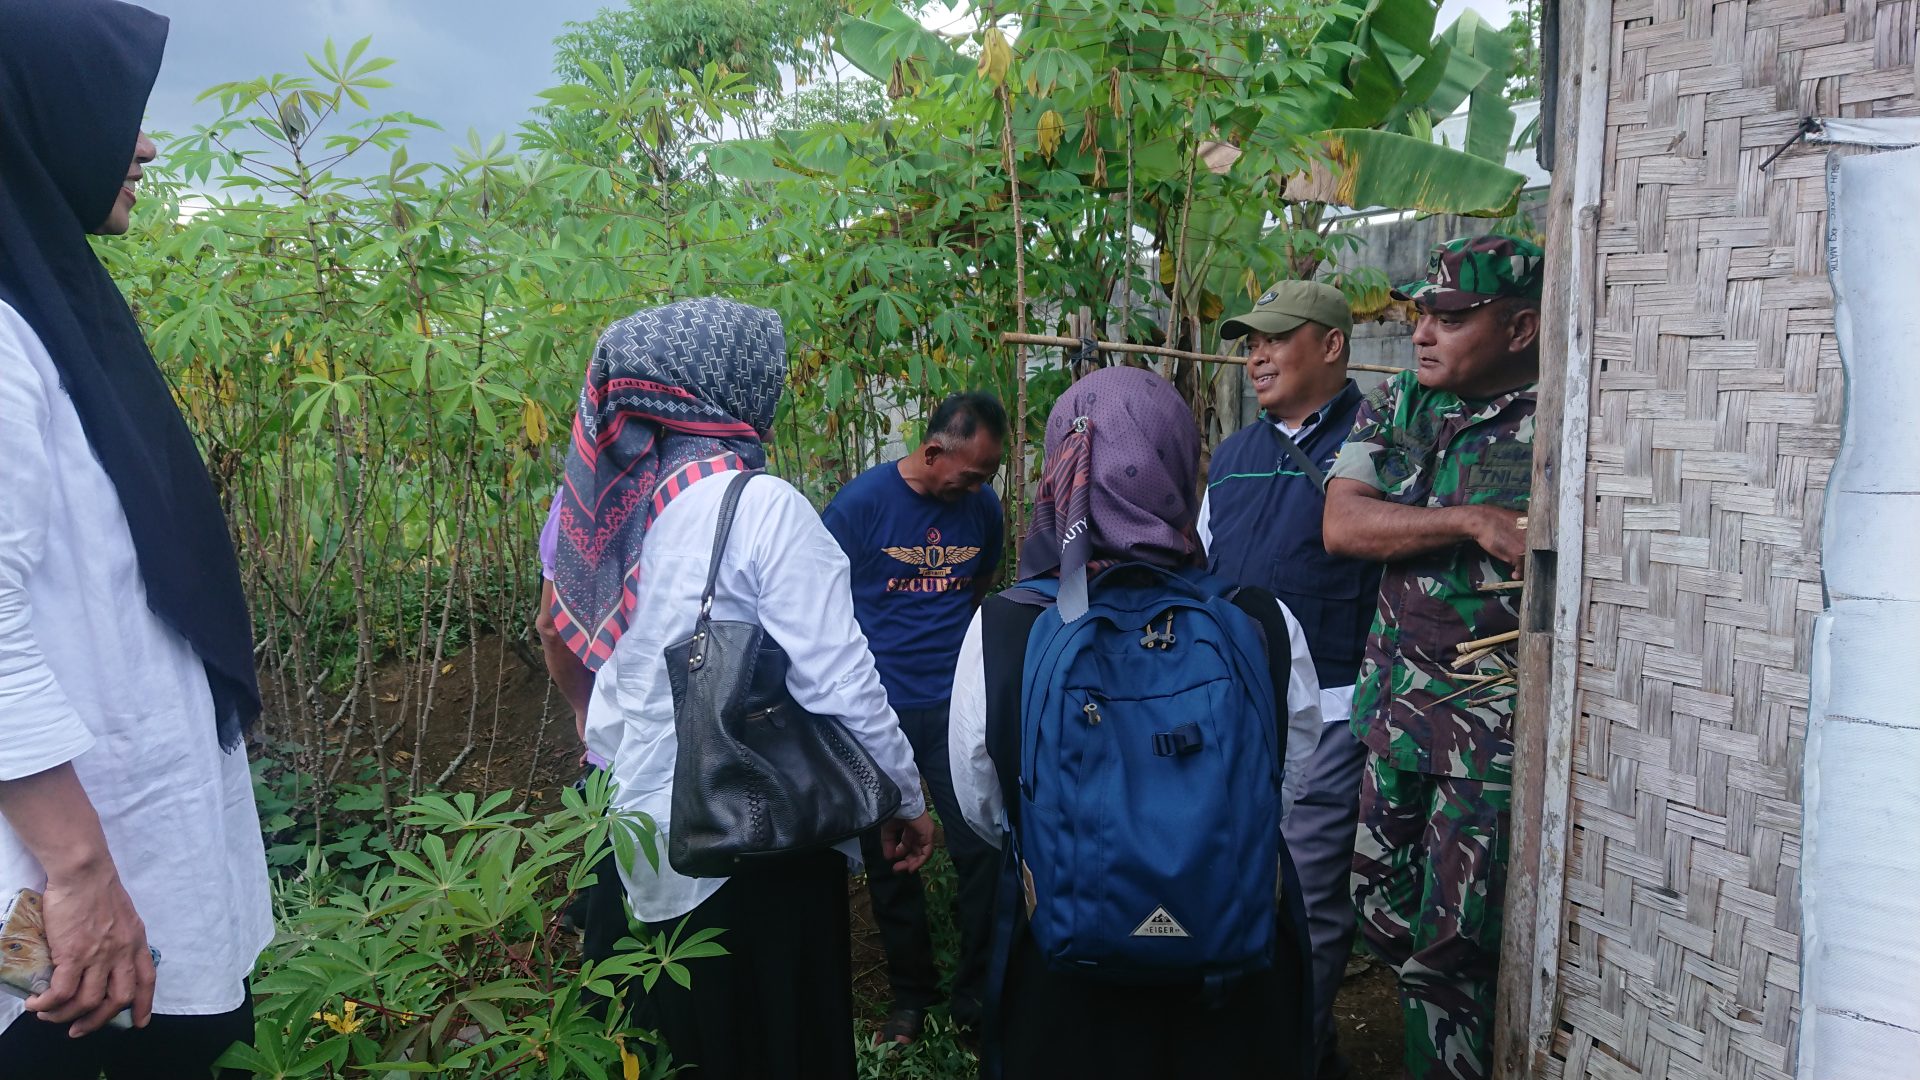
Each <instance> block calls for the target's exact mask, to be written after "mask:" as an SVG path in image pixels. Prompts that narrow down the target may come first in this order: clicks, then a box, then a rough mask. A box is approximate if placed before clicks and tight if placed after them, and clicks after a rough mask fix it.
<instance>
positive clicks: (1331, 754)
mask: <svg viewBox="0 0 1920 1080" xmlns="http://www.w3.org/2000/svg"><path fill="white" fill-rule="evenodd" d="M1366 763H1367V748H1366V745H1365V744H1363V743H1362V742H1361V741H1360V740H1358V739H1356V738H1354V737H1353V729H1352V728H1351V727H1349V726H1348V725H1347V724H1346V722H1345V721H1344V720H1339V721H1333V722H1330V723H1328V724H1327V725H1326V726H1325V727H1324V728H1322V729H1321V732H1320V748H1319V749H1318V750H1315V751H1314V754H1313V757H1312V758H1310V759H1308V762H1307V786H1306V790H1305V792H1304V793H1302V794H1301V796H1300V801H1299V802H1297V803H1294V804H1293V812H1292V814H1291V815H1289V816H1288V818H1287V823H1286V825H1285V826H1284V827H1283V828H1282V829H1281V833H1282V835H1284V836H1285V837H1286V839H1287V851H1288V852H1289V853H1290V854H1291V855H1292V856H1293V867H1294V870H1295V872H1297V873H1298V874H1299V875H1300V892H1301V899H1302V900H1304V901H1305V902H1306V907H1307V934H1308V936H1309V937H1310V938H1311V940H1312V942H1313V996H1314V1002H1313V1021H1314V1036H1315V1038H1316V1039H1317V1040H1318V1042H1319V1044H1320V1046H1321V1047H1322V1048H1323V1052H1324V1051H1325V1050H1326V1049H1328V1048H1331V1047H1332V1045H1333V1035H1334V1027H1333V998H1334V995H1335V994H1337V993H1339V991H1340V981H1341V979H1342V978H1344V977H1345V975H1346V970H1347V959H1348V956H1349V954H1350V953H1351V952H1352V951H1353V930H1354V921H1355V917H1354V908H1353V888H1352V885H1351V881H1350V875H1351V874H1352V871H1353V841H1354V836H1355V834H1356V833H1355V830H1357V829H1358V828H1359V822H1360V774H1361V772H1362V771H1363V770H1364V769H1365V767H1366Z"/></svg>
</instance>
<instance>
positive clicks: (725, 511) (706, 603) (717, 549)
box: [700, 470, 760, 617]
mask: <svg viewBox="0 0 1920 1080" xmlns="http://www.w3.org/2000/svg"><path fill="white" fill-rule="evenodd" d="M759 475H760V474H759V473H757V472H753V471H749V470H741V471H739V472H736V473H734V474H733V479H732V480H730V481H728V483H727V493H726V494H725V495H723V496H721V497H720V518H719V521H718V523H717V524H715V525H714V527H713V563H712V565H710V566H708V567H707V588H706V591H705V592H703V593H701V594H700V614H701V616H702V617H704V616H706V614H707V613H708V612H710V611H712V610H713V590H714V588H715V586H717V585H718V584H719V582H720V557H721V556H722V555H725V554H726V553H727V538H728V537H730V536H732V535H733V515H734V511H735V510H737V509H739V507H740V492H741V490H742V489H744V488H745V487H746V486H747V481H749V480H752V479H753V478H754V477H756V476H759Z"/></svg>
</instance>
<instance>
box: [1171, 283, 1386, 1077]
mask: <svg viewBox="0 0 1920 1080" xmlns="http://www.w3.org/2000/svg"><path fill="white" fill-rule="evenodd" d="M1352 330H1353V312H1352V309H1351V308H1349V307H1348V305H1347V301H1346V298H1345V297H1343V296H1342V295H1341V294H1340V290H1339V289H1336V288H1334V287H1333V286H1331V285H1326V284H1322V283H1320V282H1314V281H1286V282H1281V283H1280V284H1278V285H1275V286H1274V287H1273V288H1272V289H1269V290H1268V291H1267V292H1266V293H1264V294H1262V295H1261V297H1260V299H1259V301H1258V302H1257V303H1256V304H1255V306H1254V309H1253V310H1252V311H1250V312H1248V313H1247V314H1245V315H1241V316H1239V317H1238V318H1234V319H1229V320H1228V321H1227V322H1226V323H1225V325H1223V326H1222V327H1221V328H1220V336H1221V337H1223V338H1238V337H1244V338H1246V339H1247V373H1248V375H1250V376H1251V377H1252V378H1253V390H1254V394H1255V396H1256V397H1257V398H1258V399H1259V402H1260V409H1261V417H1260V419H1259V420H1256V421H1255V422H1254V423H1253V424H1251V425H1249V426H1248V427H1246V428H1243V429H1241V430H1240V431H1237V432H1235V433H1234V434H1233V435H1231V436H1229V437H1228V438H1227V439H1226V440H1225V441H1223V442H1222V443H1221V444H1220V446H1219V448H1218V449H1216V450H1215V451H1214V452H1213V461H1212V465H1211V466H1210V468H1209V475H1208V484H1207V494H1206V498H1205V500H1204V501H1203V502H1202V503H1201V507H1200V525H1199V529H1200V538H1201V541H1202V542H1203V543H1204V544H1206V546H1207V558H1208V563H1209V565H1210V566H1211V567H1212V569H1213V570H1214V571H1215V572H1216V573H1219V574H1221V575H1222V576H1224V577H1226V578H1227V579H1229V580H1231V581H1233V582H1234V583H1235V584H1238V585H1257V586H1261V587H1263V588H1266V589H1270V590H1272V591H1273V593H1274V595H1275V596H1278V597H1279V598H1280V600H1281V602H1283V603H1285V604H1286V605H1287V609H1288V610H1289V611H1291V612H1293V614H1294V617H1295V618H1297V619H1299V620H1300V628H1301V629H1302V630H1303V631H1305V632H1306V635H1307V648H1308V649H1309V651H1310V652H1311V653H1312V654H1313V666H1314V670H1315V672H1316V673H1317V674H1318V675H1319V676H1320V687H1321V690H1320V711H1321V714H1322V716H1323V717H1324V718H1325V720H1326V723H1325V725H1323V727H1322V728H1321V734H1320V746H1319V749H1318V750H1316V751H1315V752H1314V755H1313V757H1312V758H1311V759H1310V760H1309V762H1308V775H1307V777H1306V787H1305V789H1304V791H1303V793H1302V795H1301V797H1300V801H1299V802H1298V803H1295V804H1294V807H1293V810H1292V813H1291V814H1290V815H1289V816H1288V817H1287V819H1286V821H1285V822H1284V824H1283V825H1282V826H1281V831H1282V833H1283V834H1284V835H1285V837H1286V841H1287V849H1288V851H1289V852H1290V853H1291V855H1292V856H1293V861H1294V868H1295V870H1296V871H1297V872H1298V873H1299V876H1300V888H1301V892H1302V894H1303V899H1304V900H1305V902H1306V906H1307V925H1308V931H1309V934H1310V936H1311V938H1312V942H1313V975H1314V979H1313V982H1314V996H1315V999H1316V1000H1315V1002H1314V1007H1315V1025H1316V1028H1317V1033H1318V1036H1319V1040H1320V1043H1321V1048H1322V1057H1321V1064H1320V1070H1319V1077H1320V1080H1333V1078H1336V1077H1341V1076H1344V1075H1345V1074H1346V1071H1347V1070H1346V1067H1345V1062H1344V1059H1342V1058H1341V1056H1340V1054H1339V1051H1338V1049H1337V1048H1336V1046H1335V1044H1334V1038H1335V1037H1334V1026H1333V998H1334V995H1335V993H1337V992H1338V990H1339V988H1340V982H1341V979H1342V978H1343V976H1344V974H1345V972H1346V966H1347V958H1348V956H1349V954H1350V953H1351V952H1352V949H1353V931H1354V906H1353V891H1352V888H1351V886H1350V884H1349V873H1350V871H1351V864H1352V861H1353V845H1354V836H1355V830H1356V829H1357V828H1358V822H1359V798H1360V771H1361V768H1362V767H1363V766H1364V765H1365V763H1366V747H1365V746H1363V745H1361V743H1360V741H1359V740H1358V739H1355V738H1354V737H1353V732H1352V731H1350V730H1349V729H1348V726H1347V719H1348V716H1349V714H1350V713H1351V712H1352V710H1353V684H1354V679H1355V678H1356V676H1357V675H1358V674H1359V670H1360V660H1361V657H1362V655H1363V654H1364V652H1365V647H1366V638H1367V630H1368V627H1369V626H1370V625H1371V623H1372V621H1373V611H1374V604H1375V600H1376V597H1377V594H1378V592H1379V588H1380V567H1379V565H1378V564H1375V563H1370V562H1364V561H1361V560H1358V559H1349V558H1342V557H1337V556H1333V555H1329V554H1327V549H1326V547H1325V545H1324V544H1323V543H1322V542H1321V539H1320V519H1321V515H1322V512H1323V510H1324V508H1325V499H1326V495H1325V489H1326V470H1327V469H1329V468H1331V467H1332V465H1333V460H1334V458H1335V457H1337V456H1338V455H1339V453H1340V446H1341V444H1342V443H1343V442H1344V441H1345V440H1346V436H1347V433H1348V432H1349V431H1351V430H1353V418H1354V413H1355V412H1356V411H1357V410H1358V409H1359V407H1360V399H1361V394H1360V389H1359V387H1358V386H1356V385H1354V382H1353V380H1352V379H1349V378H1347V357H1348V353H1349V348H1348V344H1347V336H1348V335H1349V334H1350V333H1351V332H1352Z"/></svg>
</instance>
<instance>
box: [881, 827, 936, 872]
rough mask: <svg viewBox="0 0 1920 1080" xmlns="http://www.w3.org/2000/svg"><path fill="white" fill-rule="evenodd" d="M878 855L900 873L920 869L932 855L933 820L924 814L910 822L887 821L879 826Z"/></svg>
mask: <svg viewBox="0 0 1920 1080" xmlns="http://www.w3.org/2000/svg"><path fill="white" fill-rule="evenodd" d="M880 853H881V854H882V855H884V856H886V857H887V858H889V859H892V860H893V861H894V862H893V868H894V869H895V870H897V871H899V872H900V873H903V874H911V873H913V872H914V871H915V870H918V869H920V867H921V866H923V865H925V864H926V861H927V856H929V855H931V854H933V819H932V818H931V817H928V816H927V815H926V814H925V813H922V814H921V815H920V816H919V817H917V818H914V819H913V820H912V821H908V820H905V819H903V818H889V819H887V820H886V821H885V822H884V823H882V824H881V826H880Z"/></svg>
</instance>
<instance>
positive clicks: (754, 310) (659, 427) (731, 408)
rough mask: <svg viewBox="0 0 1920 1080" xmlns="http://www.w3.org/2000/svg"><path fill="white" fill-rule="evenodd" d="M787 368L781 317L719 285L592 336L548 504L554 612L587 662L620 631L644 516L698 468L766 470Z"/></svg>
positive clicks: (627, 615)
mask: <svg viewBox="0 0 1920 1080" xmlns="http://www.w3.org/2000/svg"><path fill="white" fill-rule="evenodd" d="M786 378H787V339H786V334H785V332H784V330H783V329H782V328H781V325H780V316H779V315H778V314H776V313H774V312H772V311H770V310H768V309H766V308H759V307H750V306H748V305H746V304H741V303H737V302H735V301H732V300H723V299H720V298H718V297H702V298H700V299H696V300H682V301H680V302H678V303H674V304H668V305H666V306H665V307H658V308H649V309H647V310H645V311H640V312H636V313H634V314H632V315H629V316H627V317H626V318H624V319H621V320H620V321H619V322H616V323H614V324H613V325H612V326H610V327H608V328H607V332H606V333H604V334H602V335H601V336H600V344H599V346H598V347H597V348H596V349H595V350H594V353H593V362H592V364H591V365H590V366H589V367H588V368H587V380H586V385H585V386H583V387H582V388H581V390H580V408H579V411H578V412H577V413H576V414H575V418H574V423H573V446H572V448H571V450H570V451H569V452H568V454H567V466H566V477H565V480H564V482H563V483H562V484H561V490H560V496H559V501H558V504H557V506H556V507H555V509H554V516H555V518H556V519H557V522H556V523H557V525H558V528H559V534H560V543H559V545H558V548H557V549H556V551H555V553H554V556H555V557H554V566H553V591H554V600H553V608H552V611H551V615H552V616H553V622H554V625H555V627H556V628H557V629H558V631H559V633H560V635H561V637H562V639H563V640H564V641H565V642H566V644H567V646H568V647H569V648H571V649H572V650H573V652H574V653H575V654H576V655H577V656H579V657H580V660H581V662H582V663H584V664H585V665H586V666H587V668H588V670H590V671H598V670H599V669H600V666H601V665H602V664H604V663H605V662H606V660H607V658H608V657H610V656H612V655H613V648H614V645H615V643H617V642H618V641H619V640H620V635H621V634H623V633H625V632H626V629H627V625H628V623H629V621H630V620H631V619H632V616H633V608H634V603H635V601H636V599H637V596H638V590H637V588H636V586H637V585H638V583H639V576H640V553H641V550H642V549H643V548H644V546H645V544H646V540H647V529H648V527H649V526H651V525H652V524H653V519H654V518H655V517H656V516H658V515H659V513H660V511H661V510H664V509H665V508H666V506H667V503H669V502H671V501H672V500H673V498H674V496H676V495H678V494H680V492H682V491H684V490H686V488H687V487H688V485H690V484H692V483H693V482H694V481H695V480H699V479H702V478H703V477H707V476H711V475H713V474H714V473H716V472H726V471H729V470H734V469H762V468H765V467H766V464H767V455H766V451H765V449H764V448H763V447H762V445H761V443H762V440H764V439H765V438H766V437H767V435H768V433H769V432H770V431H772V429H773V417H774V412H775V410H776V409H778V407H779V405H780V393H781V389H782V388H783V387H784V386H785V384H786Z"/></svg>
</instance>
